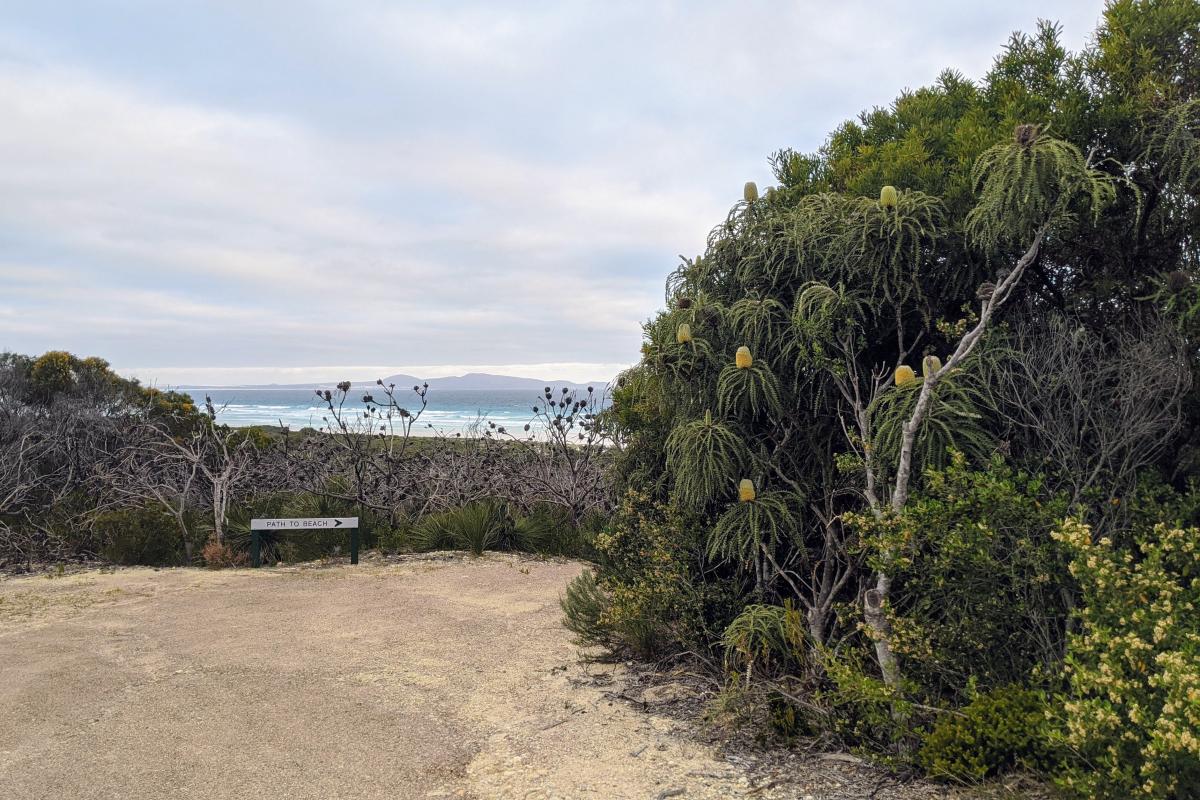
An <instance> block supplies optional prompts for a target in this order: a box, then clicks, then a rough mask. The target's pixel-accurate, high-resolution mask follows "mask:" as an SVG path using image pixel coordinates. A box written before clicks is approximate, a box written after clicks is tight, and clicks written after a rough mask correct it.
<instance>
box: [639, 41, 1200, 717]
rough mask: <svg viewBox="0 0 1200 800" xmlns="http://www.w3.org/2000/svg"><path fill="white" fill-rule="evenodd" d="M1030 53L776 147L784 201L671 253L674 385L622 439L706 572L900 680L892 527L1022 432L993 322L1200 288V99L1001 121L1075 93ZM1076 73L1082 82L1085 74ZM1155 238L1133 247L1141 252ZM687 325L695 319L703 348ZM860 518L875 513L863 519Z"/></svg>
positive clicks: (745, 205)
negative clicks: (935, 488) (1126, 110)
mask: <svg viewBox="0 0 1200 800" xmlns="http://www.w3.org/2000/svg"><path fill="white" fill-rule="evenodd" d="M1038 46H1041V45H1040V44H1039V45H1038ZM1030 47H1033V45H1032V44H1031V45H1030ZM1029 49H1030V48H1028V47H1022V48H1014V49H1013V51H1012V52H1010V53H1008V54H1006V55H1005V58H1007V59H1013V63H1010V64H1008V65H1007V66H1005V67H1004V68H1003V69H1001V68H1000V67H997V71H996V73H995V77H993V76H989V79H988V80H989V82H990V83H991V85H989V87H988V89H987V90H986V91H985V90H983V89H982V88H980V87H979V86H978V85H975V84H971V83H970V82H969V81H965V80H963V79H960V78H955V77H954V76H949V75H948V76H943V80H942V81H941V82H940V83H939V85H938V86H936V87H931V88H929V89H927V90H922V91H921V92H918V93H914V94H913V95H912V96H908V95H906V96H905V97H904V98H902V99H901V100H899V101H897V103H896V104H895V107H894V108H890V109H884V108H881V109H879V110H877V111H876V112H873V113H872V114H870V115H866V116H864V117H863V118H862V119H861V120H859V121H857V122H850V123H847V125H845V126H843V127H842V128H840V129H839V130H838V131H837V132H836V133H834V134H833V136H831V138H830V140H829V142H828V143H827V146H826V147H823V148H822V149H821V150H820V151H819V152H816V153H813V154H803V153H797V152H794V151H781V152H780V153H778V154H776V156H775V157H774V158H773V160H772V165H773V168H774V171H775V180H773V181H772V183H774V184H777V185H778V187H779V188H778V190H777V191H775V192H773V193H771V196H770V201H769V202H762V201H760V200H759V193H758V190H757V187H752V186H751V185H747V186H746V187H745V189H744V193H743V196H742V198H741V199H740V200H739V201H738V202H736V203H734V204H732V207H731V208H730V210H729V213H728V215H727V216H726V217H725V218H724V219H722V220H714V222H715V223H717V224H715V226H714V228H713V229H712V231H711V233H710V234H709V237H708V240H707V243H706V247H705V249H704V251H703V253H702V254H701V256H699V257H696V258H684V259H681V263H679V265H678V267H677V268H676V269H675V270H674V271H672V272H671V273H670V275H669V276H668V279H667V291H666V310H665V311H664V312H663V313H662V314H660V315H659V316H658V317H656V318H655V319H654V320H651V321H650V323H648V325H647V326H646V332H647V339H648V340H649V341H650V342H651V343H652V345H653V346H652V348H651V349H650V353H649V354H647V356H646V357H645V358H644V359H643V360H642V362H641V363H640V364H639V365H638V366H636V367H635V368H633V370H632V371H631V373H630V375H637V376H643V377H644V378H645V379H644V380H643V379H639V380H638V381H633V382H631V384H630V385H631V386H632V385H636V386H652V387H654V388H653V391H654V402H653V404H652V405H653V406H654V408H655V409H656V413H655V415H654V416H653V418H652V419H650V418H647V417H645V416H643V417H641V418H639V421H640V422H641V424H642V426H643V427H640V428H637V429H636V430H635V431H634V433H635V434H636V436H635V437H634V438H633V439H632V441H635V442H636V444H635V445H634V446H632V447H630V448H629V449H628V450H627V451H626V453H624V454H623V455H622V458H636V459H637V460H638V463H639V464H642V465H644V467H643V470H644V471H643V473H641V474H643V475H646V476H649V477H648V478H647V480H646V481H645V482H643V483H641V484H640V486H643V487H645V488H646V491H647V493H648V494H649V495H652V496H653V502H654V503H657V504H663V505H665V506H667V507H670V508H673V509H678V510H681V511H682V513H685V514H686V524H684V525H682V526H681V527H682V528H683V529H685V530H687V531H689V532H690V533H694V534H695V540H696V543H695V544H693V545H691V548H692V549H690V550H689V551H688V558H689V559H690V560H689V561H688V564H689V567H688V568H689V569H690V570H692V572H691V573H690V574H691V575H692V576H693V581H692V584H691V586H692V588H696V587H704V591H707V590H709V589H713V588H714V587H719V589H714V591H719V592H721V593H722V594H721V596H722V597H730V596H733V597H738V598H740V601H741V602H743V603H768V604H772V605H777V606H783V604H784V603H786V602H792V603H794V604H795V605H796V607H797V608H799V609H800V610H801V611H802V615H803V618H804V619H805V620H806V622H807V624H808V625H809V626H810V629H809V633H810V636H811V640H812V643H813V646H814V647H820V646H821V645H824V644H826V643H828V642H830V641H836V642H838V646H839V647H842V646H844V647H846V648H858V649H859V650H860V652H861V653H862V654H871V655H873V656H874V669H873V676H874V677H877V678H879V679H881V680H882V682H883V683H885V684H886V685H887V686H888V687H889V691H892V692H895V693H897V694H900V693H902V692H903V691H905V690H906V687H907V686H909V685H911V684H909V683H907V682H906V681H904V680H902V678H903V677H904V676H903V675H902V673H901V661H900V659H899V658H898V657H897V655H896V653H895V651H894V648H893V647H892V644H893V642H894V641H899V640H898V639H896V638H895V636H894V631H893V628H892V622H893V621H895V619H896V617H895V615H896V614H897V613H898V612H897V608H898V607H899V606H898V604H896V603H895V602H894V599H895V598H894V597H893V594H892V593H893V587H892V581H893V576H894V574H897V569H898V568H902V567H903V565H904V564H905V563H906V561H905V559H906V557H907V556H908V555H909V554H908V553H906V552H905V550H904V544H903V543H902V542H897V541H894V540H889V539H888V538H886V536H885V535H884V533H880V531H887V530H889V529H891V530H894V528H889V526H893V525H894V524H896V521H897V520H898V519H902V518H903V517H904V516H905V515H906V514H907V513H912V510H911V504H910V503H909V499H908V498H909V495H910V493H912V492H914V491H920V490H922V489H923V488H928V485H929V484H928V483H925V481H928V480H929V479H928V478H927V477H926V476H925V475H924V474H923V472H922V470H923V468H924V467H927V466H937V465H938V464H939V463H941V461H942V459H944V458H945V457H946V451H947V449H948V448H954V449H955V450H957V451H960V452H962V453H963V454H964V456H965V458H966V459H968V461H971V462H979V461H982V460H983V459H985V458H989V457H991V456H993V455H995V454H998V453H999V454H1003V453H1006V452H1009V448H1010V447H1011V446H1012V442H1011V441H1010V433H1009V428H1010V426H1009V425H1008V423H1006V422H1005V420H1004V419H1003V418H1002V412H1001V410H1000V409H999V406H998V405H997V401H996V398H995V396H994V392H995V387H994V384H990V383H989V380H994V379H993V378H992V377H990V375H989V373H987V372H986V371H985V370H984V369H983V367H982V366H981V365H982V364H986V363H990V362H988V361H987V360H986V359H984V358H983V357H982V356H983V355H986V354H987V352H988V351H989V350H990V349H992V348H999V347H1000V346H1001V344H1000V343H999V341H1000V339H1001V337H999V336H992V335H991V334H990V331H992V330H993V329H994V328H995V326H996V325H997V324H998V323H999V322H1001V321H1007V319H1008V316H1009V315H1013V316H1015V315H1017V314H1029V315H1034V316H1036V315H1039V314H1044V313H1047V312H1046V310H1047V309H1050V308H1067V309H1070V310H1077V309H1083V310H1084V312H1086V313H1088V314H1092V315H1094V317H1095V318H1099V317H1103V316H1104V315H1105V314H1107V313H1109V310H1110V309H1116V310H1117V312H1115V313H1120V310H1121V309H1129V308H1131V307H1133V306H1135V305H1137V304H1138V303H1144V302H1146V301H1145V300H1144V298H1147V297H1148V296H1150V295H1151V294H1155V290H1156V288H1157V289H1158V290H1159V291H1158V294H1161V295H1164V296H1165V295H1170V297H1173V298H1175V302H1176V303H1178V304H1182V303H1185V302H1186V303H1188V304H1189V305H1190V304H1191V303H1192V302H1193V299H1194V297H1195V296H1196V293H1197V291H1196V288H1195V287H1196V274H1197V270H1196V269H1195V265H1194V261H1195V259H1194V251H1195V234H1194V231H1195V219H1196V210H1195V202H1194V197H1195V194H1194V192H1195V186H1196V182H1197V180H1198V179H1197V175H1198V174H1200V169H1198V168H1194V167H1193V164H1195V163H1200V156H1197V155H1196V154H1197V153H1200V146H1197V145H1196V142H1197V141H1200V136H1198V133H1200V125H1198V119H1200V117H1198V115H1197V113H1196V106H1195V105H1194V103H1190V102H1189V101H1188V100H1187V98H1184V97H1179V98H1175V97H1174V96H1171V97H1165V98H1163V99H1162V102H1161V103H1157V101H1156V106H1155V108H1154V109H1153V111H1154V123H1155V124H1154V125H1152V126H1148V127H1147V128H1146V129H1145V130H1143V131H1141V132H1140V133H1139V134H1138V136H1137V138H1136V141H1134V142H1132V143H1130V142H1126V143H1125V146H1124V147H1123V148H1108V147H1105V146H1104V143H1103V142H1100V141H1098V139H1097V138H1096V137H1097V136H1098V134H1097V131H1096V130H1095V127H1094V123H1095V122H1096V118H1093V117H1090V116H1088V115H1087V114H1084V115H1083V117H1086V124H1084V123H1081V122H1080V119H1079V117H1078V114H1076V112H1077V111H1078V108H1075V111H1072V112H1067V111H1063V110H1055V111H1053V112H1039V113H1046V114H1048V115H1049V116H1050V117H1052V118H1051V119H1031V120H1028V121H1027V122H1028V124H1025V125H1022V126H1020V127H1014V126H1013V125H1012V124H1011V122H1006V123H1004V124H1003V126H1002V127H1001V126H999V125H996V124H994V123H993V122H991V121H993V120H1001V119H1004V120H1012V121H1015V119H1016V115H1018V114H1026V113H1030V109H1045V108H1050V107H1054V108H1056V109H1059V108H1062V109H1065V108H1066V107H1067V106H1069V105H1071V103H1068V102H1066V101H1065V100H1064V101H1063V102H1061V103H1059V102H1055V103H1048V104H1041V103H1040V99H1041V98H1039V97H1036V96H1031V95H1030V94H1029V93H1028V90H1029V88H1030V87H1029V86H1027V85H1026V83H1027V82H1028V78H1027V76H1028V75H1031V74H1037V75H1044V74H1047V72H1046V69H1047V68H1048V69H1049V73H1050V74H1051V77H1048V78H1047V80H1051V81H1058V80H1066V78H1065V77H1064V76H1065V75H1066V73H1067V72H1069V70H1067V69H1065V68H1064V67H1063V65H1062V62H1061V60H1057V61H1056V60H1055V59H1054V58H1052V57H1051V56H1052V55H1053V54H1052V53H1050V52H1048V51H1047V52H1045V53H1043V54H1042V55H1044V56H1045V57H1046V58H1045V61H1044V62H1042V61H1036V62H1035V61H1023V60H1022V59H1023V58H1026V56H1027V55H1028V51H1029ZM1034 49H1036V48H1034ZM1039 70H1040V71H1039ZM1188 74H1190V73H1188ZM1160 77H1162V76H1160ZM1155 85H1156V86H1159V85H1160V84H1155ZM1168 85H1171V86H1174V85H1175V84H1171V83H1170V82H1164V83H1162V84H1161V86H1164V87H1165V86H1168ZM1068 88H1069V89H1070V91H1064V94H1063V95H1062V97H1064V98H1070V99H1071V100H1072V102H1073V100H1074V99H1076V95H1075V94H1074V93H1073V92H1075V91H1076V90H1079V91H1083V90H1085V89H1086V87H1081V86H1075V85H1072V86H1071V87H1068ZM1014 98H1015V99H1014ZM1177 99H1178V101H1179V102H1176V100H1177ZM1170 103H1176V107H1175V108H1174V109H1173V110H1171V109H1168V108H1167V105H1168V104H1170ZM1084 106H1086V104H1084ZM1072 114H1076V116H1072ZM1064 117H1065V118H1066V120H1067V123H1068V124H1067V125H1064V124H1063V118H1064ZM921 120H924V121H923V122H921ZM914 121H915V122H914ZM1071 125H1075V126H1076V127H1074V128H1072V127H1071ZM918 134H919V135H918ZM1096 144H1099V147H1098V149H1097V150H1095V151H1093V150H1092V149H1091V148H1092V147H1093V146H1094V145H1096ZM1097 153H1101V154H1103V155H1104V156H1106V157H1107V156H1111V157H1114V158H1122V159H1125V158H1126V157H1127V156H1128V155H1129V154H1133V155H1134V156H1136V157H1137V158H1140V159H1141V162H1140V163H1136V164H1132V163H1131V165H1128V166H1127V165H1125V164H1117V163H1114V162H1111V161H1104V162H1103V163H1100V162H1099V161H1098V158H1099V156H1097ZM1166 161H1174V162H1176V163H1174V165H1173V167H1172V166H1171V165H1168V164H1166V163H1165V162H1166ZM1129 181H1134V182H1138V181H1140V184H1139V186H1140V187H1141V189H1140V191H1139V190H1134V188H1131V187H1130V186H1129ZM1142 192H1145V193H1146V194H1147V196H1146V197H1145V198H1143V197H1142V196H1141V194H1142ZM1154 193H1157V194H1154ZM1150 195H1153V196H1150ZM1168 195H1169V196H1168ZM1114 198H1117V202H1116V203H1115V205H1114V204H1112V201H1113V199H1114ZM1181 198H1182V199H1186V202H1184V201H1182V200H1181ZM1158 204H1165V205H1166V206H1169V207H1170V211H1169V212H1168V211H1164V210H1162V209H1161V208H1160V207H1159V205H1158ZM1106 209H1107V210H1106ZM1143 212H1145V213H1146V214H1147V215H1148V216H1146V217H1143V216H1140V215H1141V214H1142V213H1143ZM1102 214H1103V215H1105V216H1104V218H1103V219H1102V218H1101V216H1100V215H1102ZM1114 215H1115V216H1114ZM1151 216H1152V217H1153V222H1151V221H1150V218H1151ZM1114 219H1116V220H1118V222H1116V223H1114V221H1113V220H1114ZM1156 226H1157V227H1156ZM1162 231H1170V232H1171V233H1170V236H1173V237H1174V239H1170V240H1169V241H1167V240H1168V238H1169V237H1168V236H1167V235H1165V234H1163V235H1162V236H1161V238H1160V234H1161V233H1162ZM1135 241H1136V242H1137V248H1139V249H1137V252H1136V254H1135V253H1132V252H1126V251H1123V250H1122V249H1123V248H1128V247H1130V246H1131V245H1130V242H1135ZM1163 241H1166V244H1165V245H1164V249H1163V250H1159V249H1156V248H1157V247H1158V245H1159V244H1161V243H1162V242H1163ZM685 244H686V243H685ZM1171 248H1174V249H1172V250H1170V251H1171V253H1172V254H1173V255H1172V257H1170V258H1165V257H1164V258H1163V259H1162V260H1161V265H1160V264H1159V262H1157V261H1156V259H1157V258H1158V255H1159V254H1161V253H1162V252H1164V251H1166V250H1169V249H1171ZM1110 250H1111V251H1114V252H1120V253H1121V255H1120V256H1118V255H1109V253H1108V251H1110ZM1179 253H1188V254H1191V255H1190V256H1189V258H1188V259H1183V258H1181V257H1179V256H1178V254H1179ZM1106 260H1107V261H1109V262H1111V263H1112V264H1117V265H1118V266H1119V269H1118V267H1113V274H1116V275H1117V276H1118V278H1120V276H1122V275H1128V274H1129V273H1130V272H1132V273H1136V274H1135V275H1133V277H1132V278H1129V279H1128V280H1125V282H1124V283H1122V282H1121V280H1112V281H1110V280H1109V277H1110V276H1109V275H1107V274H1098V275H1097V274H1094V271H1095V269H1096V267H1095V265H1096V264H1097V263H1101V262H1104V261H1106ZM1120 270H1125V272H1120ZM1176 271H1178V272H1181V273H1182V275H1180V274H1172V273H1173V272H1176ZM1027 273H1028V274H1027ZM1153 281H1157V283H1152V282H1153ZM1160 285H1161V286H1160ZM1077 287H1083V290H1077ZM1072 292H1075V294H1072ZM1017 297H1020V298H1021V299H1022V301H1025V300H1026V299H1027V300H1028V303H1027V304H1023V305H1018V303H1017V302H1016V298H1017ZM683 298H688V299H690V301H691V303H690V307H688V305H687V304H685V303H683V302H680V301H681V299H683ZM1197 306H1198V307H1200V304H1197ZM1095 318H1093V320H1092V322H1091V323H1090V324H1093V325H1095V324H1096V321H1095ZM683 323H687V324H689V325H690V329H691V331H692V333H693V336H694V339H693V341H691V342H688V343H687V344H685V345H680V344H678V343H677V342H676V341H675V334H676V332H677V328H678V326H679V325H680V324H683ZM1101 324H1103V320H1101ZM743 348H744V349H743ZM935 354H936V355H935ZM639 400H641V398H635V399H632V400H630V401H629V402H630V405H631V406H634V407H640V406H638V402H637V401H639ZM621 402H622V398H620V397H619V398H618V406H620V404H621ZM645 405H647V406H648V405H651V403H649V402H648V401H647V402H646V403H645ZM1038 463H1040V462H1038ZM743 481H745V482H747V483H743ZM854 515H858V516H859V517H861V518H863V519H868V520H871V521H872V522H871V524H872V525H875V526H877V527H876V528H873V529H871V532H870V533H863V532H862V530H861V529H859V530H847V529H846V528H844V527H843V522H844V521H845V520H847V519H849V518H851V517H853V516H854ZM860 537H861V538H860ZM872 537H874V538H872ZM650 574H651V573H650V572H649V571H647V572H643V573H639V574H638V577H637V578H636V579H634V578H630V579H628V581H626V582H624V583H622V587H623V588H628V589H630V591H633V589H632V588H630V587H636V586H643V585H645V584H646V583H648V582H649V581H650V578H649V577H648V576H649V575H650ZM751 574H752V575H753V583H752V584H750V582H749V580H748V578H747V576H748V575H751ZM622 580H624V579H622ZM638 581H642V583H639V582H638ZM904 590H905V587H904V585H903V582H901V583H900V585H899V587H898V591H900V592H903V591H904ZM697 591H699V589H697ZM834 608H838V609H845V610H849V609H856V610H857V616H856V615H855V613H842V614H838V613H835V612H834V610H833V609H834ZM706 622H707V623H713V624H714V625H723V624H725V623H726V622H728V618H717V617H716V616H715V612H714V616H712V617H709V618H706ZM901 633H903V631H901Z"/></svg>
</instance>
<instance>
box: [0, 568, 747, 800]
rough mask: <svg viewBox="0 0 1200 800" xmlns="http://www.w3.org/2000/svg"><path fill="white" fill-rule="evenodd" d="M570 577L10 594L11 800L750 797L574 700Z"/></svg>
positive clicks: (583, 699)
mask: <svg viewBox="0 0 1200 800" xmlns="http://www.w3.org/2000/svg"><path fill="white" fill-rule="evenodd" d="M579 570H580V566H579V565H577V564H573V563H555V562H538V561H522V560H519V559H516V558H511V557H504V556H494V557H488V558H486V559H483V560H481V561H478V562H470V561H462V560H453V561H441V562H437V561H425V562H415V563H413V562H409V563H400V564H394V563H393V564H387V563H376V564H364V565H360V566H359V567H350V566H332V567H326V568H322V569H311V568H308V569H287V568H273V569H265V570H260V571H257V572H255V571H250V570H231V571H224V572H206V571H201V570H162V571H155V570H150V569H122V570H117V571H112V572H98V571H89V572H84V573H80V574H74V575H67V576H64V577H53V578H47V577H44V576H42V577H23V578H16V579H10V580H7V581H4V582H3V583H0V676H2V680H0V796H3V797H6V798H7V797H12V798H30V799H31V800H32V798H55V799H56V800H58V799H60V798H61V799H64V800H65V799H70V798H131V799H132V798H167V797H194V798H243V797H244V798H256V800H266V799H267V798H288V799H289V800H299V799H300V798H334V797H337V798H356V797H364V798H365V797H370V798H409V797H470V798H509V797H512V798H550V797H562V798H574V797H597V798H625V797H629V798H656V797H658V795H660V794H663V795H664V796H678V797H703V796H712V797H720V796H725V795H727V794H728V792H727V791H725V790H724V789H722V788H721V787H720V784H722V783H724V784H728V789H729V791H733V790H734V789H735V788H737V789H740V788H742V787H743V786H744V784H739V780H738V779H739V776H738V775H736V774H735V773H734V771H732V770H731V768H730V765H729V764H728V763H724V762H718V761H716V760H715V757H714V754H713V753H712V752H710V751H709V749H707V748H706V747H704V746H700V745H695V744H690V743H689V742H688V741H686V740H685V739H683V738H676V737H674V736H672V735H670V734H669V733H668V732H667V729H668V728H670V727H671V724H670V723H669V722H668V721H665V720H659V719H656V718H654V717H652V716H651V715H648V714H645V713H641V712H639V711H638V710H637V709H636V708H635V707H633V706H630V705H629V704H628V703H623V702H621V701H619V700H613V699H612V698H609V697H606V695H605V693H604V692H603V691H602V690H600V689H598V688H588V687H586V686H585V687H581V686H580V685H579V684H580V681H579V680H578V678H579V677H580V676H581V671H582V670H586V669H590V668H589V667H587V666H586V665H582V664H580V662H579V658H578V653H577V649H576V648H575V647H574V646H573V645H572V644H571V642H570V637H569V634H568V633H567V632H566V631H565V630H563V628H562V627H561V625H560V624H559V618H560V612H559V609H558V596H559V593H560V592H561V591H562V588H563V586H564V585H565V584H566V583H567V581H569V580H570V579H571V578H572V577H573V576H575V575H576V574H577V573H578V572H579ZM573 678H574V679H575V680H572V679H573ZM639 750H641V752H640V753H638V754H637V755H636V756H635V755H632V754H633V753H637V752H638V751H639ZM694 773H695V774H694ZM699 773H708V774H699ZM718 773H719V774H720V775H721V776H726V778H725V779H722V778H716V777H712V776H713V775H717V774H718ZM676 790H683V792H682V793H675V794H672V792H675V791H676Z"/></svg>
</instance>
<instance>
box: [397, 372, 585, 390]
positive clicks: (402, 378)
mask: <svg viewBox="0 0 1200 800" xmlns="http://www.w3.org/2000/svg"><path fill="white" fill-rule="evenodd" d="M383 382H384V383H394V384H396V385H397V386H412V385H416V384H420V383H428V384H429V388H430V389H456V390H459V391H474V390H490V391H497V390H500V391H503V390H508V389H520V390H522V391H530V392H540V391H542V390H543V389H545V388H546V387H547V386H551V387H553V388H555V389H561V388H564V387H565V388H567V389H581V390H583V389H587V387H588V386H595V387H596V390H597V391H599V390H600V389H602V388H604V384H605V383H606V381H596V382H593V383H591V384H587V383H572V382H571V381H547V380H539V379H537V378H517V377H513V376H512V375H491V374H489V373H487V372H468V373H467V374H466V375H457V376H453V377H449V378H428V379H426V380H424V381H422V380H418V379H417V378H413V377H412V376H410V375H392V376H391V377H388V378H384V379H383Z"/></svg>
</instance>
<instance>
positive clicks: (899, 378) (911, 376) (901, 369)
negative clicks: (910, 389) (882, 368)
mask: <svg viewBox="0 0 1200 800" xmlns="http://www.w3.org/2000/svg"><path fill="white" fill-rule="evenodd" d="M892 377H893V378H894V379H895V381H896V385H897V386H904V385H905V384H909V383H912V382H913V381H915V380H916V379H917V373H915V372H913V368H912V367H910V366H909V365H908V364H901V365H900V366H898V367H896V372H895V373H894V375H893V376H892Z"/></svg>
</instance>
